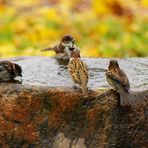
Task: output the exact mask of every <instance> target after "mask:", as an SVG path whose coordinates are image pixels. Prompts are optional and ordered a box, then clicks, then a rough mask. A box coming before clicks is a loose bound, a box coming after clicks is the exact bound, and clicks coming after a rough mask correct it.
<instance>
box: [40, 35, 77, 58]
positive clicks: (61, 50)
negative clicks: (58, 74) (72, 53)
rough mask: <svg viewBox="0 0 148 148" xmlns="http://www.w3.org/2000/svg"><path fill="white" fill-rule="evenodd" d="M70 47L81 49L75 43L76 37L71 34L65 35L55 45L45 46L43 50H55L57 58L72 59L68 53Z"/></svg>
mask: <svg viewBox="0 0 148 148" xmlns="http://www.w3.org/2000/svg"><path fill="white" fill-rule="evenodd" d="M70 48H72V49H74V50H76V51H80V49H79V48H78V47H77V46H76V45H75V39H74V38H73V37H72V36H71V35H64V36H63V37H62V38H61V40H60V42H59V43H58V44H56V45H54V46H53V47H48V48H45V49H43V50H41V51H55V53H56V58H58V59H70V57H69V54H68V51H69V49H70Z"/></svg>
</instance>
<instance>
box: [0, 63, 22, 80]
mask: <svg viewBox="0 0 148 148" xmlns="http://www.w3.org/2000/svg"><path fill="white" fill-rule="evenodd" d="M17 76H20V77H22V69H21V67H20V66H19V65H18V64H16V63H11V62H9V61H1V62H0V82H10V81H14V78H15V77H17Z"/></svg>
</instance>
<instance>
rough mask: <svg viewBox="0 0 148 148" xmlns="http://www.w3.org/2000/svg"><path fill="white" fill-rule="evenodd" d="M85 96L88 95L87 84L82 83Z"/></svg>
mask: <svg viewBox="0 0 148 148" xmlns="http://www.w3.org/2000/svg"><path fill="white" fill-rule="evenodd" d="M81 89H82V94H83V96H88V91H87V86H84V85H81Z"/></svg>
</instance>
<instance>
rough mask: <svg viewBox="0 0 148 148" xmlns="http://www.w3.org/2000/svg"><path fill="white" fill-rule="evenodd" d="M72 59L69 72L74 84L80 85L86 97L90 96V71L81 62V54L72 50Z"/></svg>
mask: <svg viewBox="0 0 148 148" xmlns="http://www.w3.org/2000/svg"><path fill="white" fill-rule="evenodd" d="M70 53H71V55H70V56H71V58H70V61H69V64H68V71H69V74H70V75H71V78H72V80H73V82H74V84H78V85H79V86H80V87H81V89H82V93H83V95H84V96H87V95H88V92H87V83H88V69H87V65H86V64H85V63H84V62H83V61H82V60H81V58H80V52H78V51H75V50H74V49H73V50H72V49H70Z"/></svg>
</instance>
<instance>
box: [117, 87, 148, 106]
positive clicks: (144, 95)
mask: <svg viewBox="0 0 148 148" xmlns="http://www.w3.org/2000/svg"><path fill="white" fill-rule="evenodd" d="M119 94H120V104H121V106H129V105H135V104H137V103H139V102H141V101H143V100H148V91H141V92H134V91H131V90H128V91H127V90H123V89H122V90H120V92H119Z"/></svg>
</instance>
